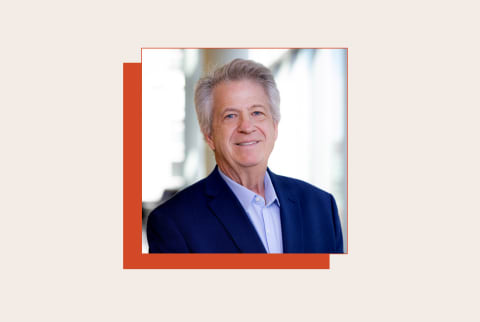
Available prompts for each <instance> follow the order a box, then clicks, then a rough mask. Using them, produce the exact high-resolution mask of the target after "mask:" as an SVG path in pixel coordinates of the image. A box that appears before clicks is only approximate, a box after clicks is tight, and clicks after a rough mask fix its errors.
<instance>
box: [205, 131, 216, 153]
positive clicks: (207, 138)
mask: <svg viewBox="0 0 480 322" xmlns="http://www.w3.org/2000/svg"><path fill="white" fill-rule="evenodd" d="M203 137H204V138H205V142H207V144H208V146H209V147H210V149H212V151H214V152H215V143H214V142H213V138H212V135H211V134H210V135H207V134H206V133H203Z"/></svg>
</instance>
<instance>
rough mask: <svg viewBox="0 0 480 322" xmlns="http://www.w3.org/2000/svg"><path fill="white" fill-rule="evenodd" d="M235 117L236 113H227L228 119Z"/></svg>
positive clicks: (226, 117)
mask: <svg viewBox="0 0 480 322" xmlns="http://www.w3.org/2000/svg"><path fill="white" fill-rule="evenodd" d="M234 117H235V114H227V115H225V119H226V120H228V119H233V118H234Z"/></svg>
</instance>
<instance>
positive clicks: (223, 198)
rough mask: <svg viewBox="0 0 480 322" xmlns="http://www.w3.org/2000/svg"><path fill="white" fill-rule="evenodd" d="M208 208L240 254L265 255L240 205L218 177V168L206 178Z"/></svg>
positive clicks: (261, 244) (260, 242) (258, 238)
mask: <svg viewBox="0 0 480 322" xmlns="http://www.w3.org/2000/svg"><path fill="white" fill-rule="evenodd" d="M205 186H206V189H205V193H206V194H207V196H209V197H210V199H209V201H208V206H209V207H210V209H211V210H212V212H213V213H214V214H215V216H216V217H217V218H218V219H219V220H220V222H221V223H222V224H223V226H224V227H225V229H226V230H227V231H228V233H229V234H230V236H231V237H232V239H233V241H234V242H235V244H236V245H237V247H238V248H239V250H240V252H242V253H266V252H267V251H266V250H265V247H264V246H263V243H262V241H261V239H260V237H258V234H257V232H256V230H255V227H253V225H252V223H251V222H250V219H248V216H247V214H246V213H245V211H244V210H243V207H242V205H241V204H240V202H239V201H238V199H237V198H236V197H235V195H234V194H233V192H232V191H231V190H230V188H229V187H228V185H227V184H226V183H225V181H224V180H223V179H222V177H221V176H220V173H219V172H218V168H217V167H215V169H214V170H213V172H212V173H211V174H210V175H209V176H208V177H207V178H206V181H205Z"/></svg>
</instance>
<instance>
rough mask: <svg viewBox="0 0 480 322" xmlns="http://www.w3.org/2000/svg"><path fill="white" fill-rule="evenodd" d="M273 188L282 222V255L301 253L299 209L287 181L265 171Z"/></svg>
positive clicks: (300, 217)
mask: <svg viewBox="0 0 480 322" xmlns="http://www.w3.org/2000/svg"><path fill="white" fill-rule="evenodd" d="M267 171H268V173H269V174H270V179H271V180H272V184H273V187H274V188H275V192H276V193H277V197H278V200H280V219H281V221H282V239H283V252H284V253H303V252H304V247H303V245H304V243H303V221H302V212H301V207H300V204H299V202H298V197H297V196H296V194H295V191H294V190H292V185H291V184H290V185H289V184H288V181H287V180H288V179H286V178H284V177H282V176H278V175H276V174H274V173H273V172H272V171H270V169H267Z"/></svg>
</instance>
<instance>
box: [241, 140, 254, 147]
mask: <svg viewBox="0 0 480 322" xmlns="http://www.w3.org/2000/svg"><path fill="white" fill-rule="evenodd" d="M255 143H257V141H252V142H245V143H237V145H241V146H244V145H252V144H255Z"/></svg>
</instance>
